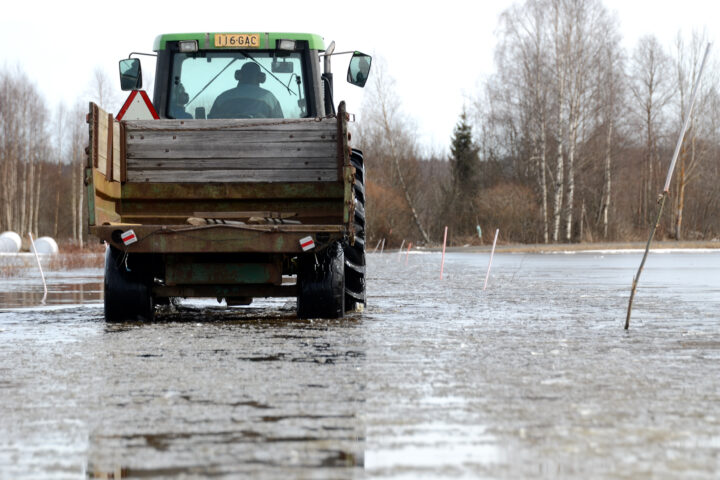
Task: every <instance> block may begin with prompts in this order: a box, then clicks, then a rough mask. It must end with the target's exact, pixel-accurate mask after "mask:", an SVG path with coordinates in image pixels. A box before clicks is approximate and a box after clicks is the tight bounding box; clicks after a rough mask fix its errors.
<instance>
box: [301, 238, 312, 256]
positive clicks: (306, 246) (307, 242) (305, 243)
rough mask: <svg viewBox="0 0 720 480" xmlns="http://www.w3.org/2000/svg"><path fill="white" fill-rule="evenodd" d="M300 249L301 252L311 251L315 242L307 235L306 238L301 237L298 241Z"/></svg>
mask: <svg viewBox="0 0 720 480" xmlns="http://www.w3.org/2000/svg"><path fill="white" fill-rule="evenodd" d="M300 248H302V249H303V252H307V251H308V250H312V249H313V248H315V241H314V240H313V238H312V237H311V236H309V235H308V236H307V237H303V238H301V239H300Z"/></svg>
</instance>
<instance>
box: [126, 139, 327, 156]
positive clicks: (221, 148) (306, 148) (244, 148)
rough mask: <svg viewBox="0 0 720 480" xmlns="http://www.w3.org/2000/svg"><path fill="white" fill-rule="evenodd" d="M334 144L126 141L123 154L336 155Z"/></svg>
mask: <svg viewBox="0 0 720 480" xmlns="http://www.w3.org/2000/svg"><path fill="white" fill-rule="evenodd" d="M336 150H337V147H336V146H335V144H334V143H330V142H328V143H322V144H317V143H305V144H282V143H276V144H272V143H268V144H260V143H253V144H245V145H227V146H226V145H222V144H220V145H218V144H214V145H213V144H202V143H199V144H197V145H186V146H177V147H171V148H163V147H158V146H156V145H150V144H148V145H137V144H128V146H127V150H126V156H127V158H128V159H131V158H163V159H172V158H178V159H179V158H243V157H251V158H276V157H277V158H288V157H289V158H293V157H306V158H318V157H319V158H323V157H324V158H333V159H334V158H336Z"/></svg>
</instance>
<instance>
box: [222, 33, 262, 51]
mask: <svg viewBox="0 0 720 480" xmlns="http://www.w3.org/2000/svg"><path fill="white" fill-rule="evenodd" d="M215 46H216V47H222V48H260V34H259V33H216V34H215Z"/></svg>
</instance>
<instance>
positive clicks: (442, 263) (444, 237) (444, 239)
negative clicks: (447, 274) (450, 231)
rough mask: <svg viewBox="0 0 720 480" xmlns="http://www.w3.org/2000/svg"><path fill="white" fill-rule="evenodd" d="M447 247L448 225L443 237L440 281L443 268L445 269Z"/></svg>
mask: <svg viewBox="0 0 720 480" xmlns="http://www.w3.org/2000/svg"><path fill="white" fill-rule="evenodd" d="M445 245H447V225H445V235H444V236H443V253H442V260H441V261H440V280H442V274H443V268H445Z"/></svg>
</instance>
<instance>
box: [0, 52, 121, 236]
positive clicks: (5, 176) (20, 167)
mask: <svg viewBox="0 0 720 480" xmlns="http://www.w3.org/2000/svg"><path fill="white" fill-rule="evenodd" d="M87 99H93V100H94V101H96V102H103V103H105V104H107V103H110V104H112V103H113V102H116V95H115V94H113V93H112V90H111V82H110V81H109V77H108V76H107V74H105V73H104V72H103V71H102V70H100V69H96V70H95V73H94V78H93V79H92V80H91V81H90V82H89V86H88V92H87ZM87 105H88V104H87V102H86V101H83V100H78V102H77V103H76V104H75V105H73V106H72V107H67V106H66V105H64V104H60V105H58V106H56V107H55V108H51V107H50V106H48V105H47V103H46V101H45V99H44V98H43V95H42V94H41V93H40V91H39V89H38V87H37V85H36V84H35V83H34V82H33V81H32V80H31V79H30V78H28V76H27V75H26V74H25V73H24V72H23V71H22V69H21V68H20V67H8V66H5V67H4V68H1V69H0V132H2V135H0V231H6V230H11V231H14V232H17V233H19V234H20V235H21V236H22V237H23V238H25V237H26V236H27V234H28V233H33V234H34V235H35V236H36V237H37V236H42V235H49V236H52V237H53V238H55V239H60V240H69V241H72V242H74V243H76V244H79V245H80V246H82V245H83V243H84V242H85V241H86V240H87V227H86V225H87V199H86V191H85V184H84V178H83V176H84V172H83V167H84V166H85V161H86V154H85V148H86V147H87V144H88V127H87V123H86V122H85V116H86V114H87V111H88V107H87Z"/></svg>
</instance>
